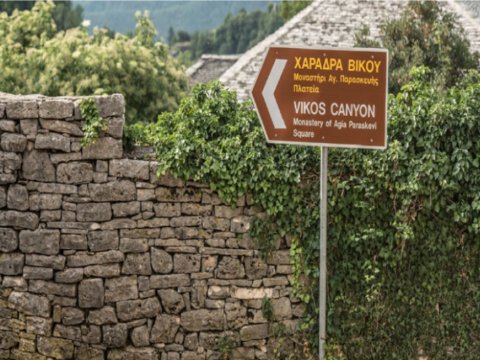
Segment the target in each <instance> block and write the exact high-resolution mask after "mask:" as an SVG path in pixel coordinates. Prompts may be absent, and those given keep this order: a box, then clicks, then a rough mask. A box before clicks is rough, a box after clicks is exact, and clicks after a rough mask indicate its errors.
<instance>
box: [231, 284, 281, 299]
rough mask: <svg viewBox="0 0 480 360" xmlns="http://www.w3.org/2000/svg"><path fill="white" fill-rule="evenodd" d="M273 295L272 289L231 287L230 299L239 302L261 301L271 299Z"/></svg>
mask: <svg viewBox="0 0 480 360" xmlns="http://www.w3.org/2000/svg"><path fill="white" fill-rule="evenodd" d="M272 295H273V289H272V288H268V289H266V288H255V289H251V288H244V287H233V289H232V297H233V298H234V299H239V300H254V299H263V298H264V297H268V298H271V297H272Z"/></svg>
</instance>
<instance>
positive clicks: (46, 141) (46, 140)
mask: <svg viewBox="0 0 480 360" xmlns="http://www.w3.org/2000/svg"><path fill="white" fill-rule="evenodd" d="M35 149H38V150H59V151H63V152H70V138H69V137H66V136H63V135H60V134H57V133H49V134H38V135H37V137H36V139H35Z"/></svg>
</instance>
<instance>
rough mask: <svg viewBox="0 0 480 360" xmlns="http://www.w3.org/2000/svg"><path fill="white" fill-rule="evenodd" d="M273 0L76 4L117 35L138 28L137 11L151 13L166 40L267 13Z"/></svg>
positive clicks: (79, 0)
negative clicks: (175, 33)
mask: <svg viewBox="0 0 480 360" xmlns="http://www.w3.org/2000/svg"><path fill="white" fill-rule="evenodd" d="M276 1H278V0H274V1H246V0H243V1H141V0H138V1H82V0H75V1H73V3H74V4H75V5H77V4H78V5H81V6H82V7H83V8H84V12H83V18H84V19H87V20H90V22H91V28H93V27H94V26H99V27H102V26H107V27H108V28H110V29H112V30H115V31H118V32H123V33H126V32H129V31H133V30H134V29H135V11H137V10H141V11H143V10H148V11H149V12H150V15H151V18H152V20H153V21H154V22H155V25H156V27H157V29H158V31H159V33H160V36H161V37H162V38H163V39H166V38H167V34H168V29H169V27H170V26H171V27H173V28H174V29H175V30H186V31H188V32H192V31H196V30H206V29H212V28H215V27H217V26H219V25H220V24H221V23H222V22H223V19H224V18H225V16H226V15H227V14H228V13H233V14H235V13H237V12H238V11H239V10H240V9H242V8H243V9H245V10H247V11H253V10H257V9H259V10H266V9H267V7H268V3H269V2H270V3H271V2H276Z"/></svg>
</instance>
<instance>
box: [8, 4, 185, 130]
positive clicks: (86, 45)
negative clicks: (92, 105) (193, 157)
mask: <svg viewBox="0 0 480 360" xmlns="http://www.w3.org/2000/svg"><path fill="white" fill-rule="evenodd" d="M54 8H55V7H54V5H53V3H51V2H38V3H36V4H35V6H34V7H33V8H32V9H31V10H30V11H16V12H13V13H12V15H10V16H8V15H7V14H6V13H1V14H0V38H1V39H2V42H1V43H0V68H1V69H2V71H1V72H0V90H1V91H5V92H10V93H24V94H25V93H32V92H36V93H41V94H45V95H50V96H55V95H98V94H112V93H122V94H123V95H124V96H125V98H126V104H127V121H129V122H132V121H140V120H143V121H149V120H150V121H151V120H153V119H155V118H156V116H157V115H158V113H159V112H161V111H165V110H173V109H175V108H176V107H177V105H178V103H179V99H180V98H181V96H182V95H183V94H184V92H185V90H186V88H187V81H186V78H185V76H184V75H183V72H182V70H181V68H180V67H179V65H178V64H177V63H176V61H175V60H174V59H173V58H172V57H171V56H170V54H169V51H168V48H167V46H166V45H164V44H162V43H159V42H156V41H155V40H154V38H155V34H156V33H155V28H154V26H153V24H152V23H151V21H150V20H149V18H148V17H146V16H143V15H141V14H138V15H137V29H136V32H135V35H134V36H133V37H131V38H129V37H127V36H124V35H120V34H116V35H115V37H114V38H111V37H110V36H109V34H108V31H106V30H102V29H99V30H96V31H94V34H93V35H89V34H88V32H87V30H86V29H85V28H82V27H78V28H73V29H70V30H67V31H61V32H57V28H56V26H55V22H54V21H53V20H52V15H53V11H54Z"/></svg>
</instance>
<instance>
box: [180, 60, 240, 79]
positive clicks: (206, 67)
mask: <svg viewBox="0 0 480 360" xmlns="http://www.w3.org/2000/svg"><path fill="white" fill-rule="evenodd" d="M239 57H240V55H210V54H204V55H202V57H201V58H200V60H198V61H197V62H196V63H195V64H193V65H192V66H190V67H189V68H188V69H187V75H188V77H189V78H190V80H191V82H192V83H193V84H197V83H204V82H208V81H210V80H215V79H218V78H219V77H220V75H222V74H223V72H224V71H225V70H227V69H228V68H229V67H230V66H232V65H233V64H234V63H235V62H236V61H237V60H238V58H239Z"/></svg>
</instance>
